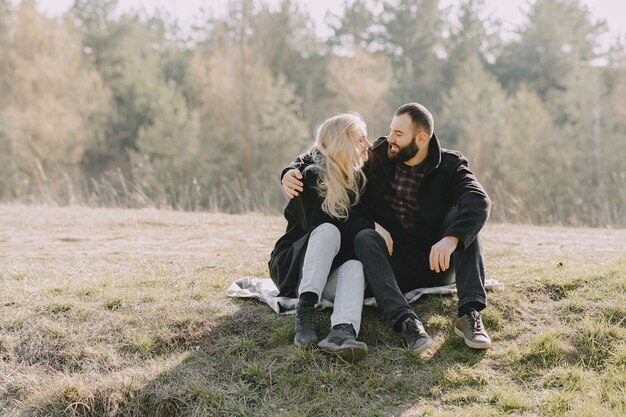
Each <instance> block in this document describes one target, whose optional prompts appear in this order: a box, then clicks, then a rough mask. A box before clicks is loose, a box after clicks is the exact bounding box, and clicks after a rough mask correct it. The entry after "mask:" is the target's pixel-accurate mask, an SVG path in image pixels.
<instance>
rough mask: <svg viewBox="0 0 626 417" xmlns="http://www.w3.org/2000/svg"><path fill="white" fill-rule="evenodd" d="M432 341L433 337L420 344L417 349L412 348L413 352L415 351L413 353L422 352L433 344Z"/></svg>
mask: <svg viewBox="0 0 626 417" xmlns="http://www.w3.org/2000/svg"><path fill="white" fill-rule="evenodd" d="M433 343H434V342H433V339H430V340H429V341H428V342H426V343H424V344H423V345H421V346H420V347H418V348H417V349H413V352H415V353H422V352H423V351H425V350H426V349H428V348H429V347H431V346H432V345H433Z"/></svg>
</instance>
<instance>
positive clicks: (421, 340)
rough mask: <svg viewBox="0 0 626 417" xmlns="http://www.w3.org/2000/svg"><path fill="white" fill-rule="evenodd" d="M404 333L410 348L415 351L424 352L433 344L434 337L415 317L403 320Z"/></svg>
mask: <svg viewBox="0 0 626 417" xmlns="http://www.w3.org/2000/svg"><path fill="white" fill-rule="evenodd" d="M402 334H403V335H404V340H406V344H407V346H408V347H409V349H412V350H413V351H414V352H415V353H422V352H423V351H425V350H426V349H428V348H429V347H431V346H432V345H433V339H431V338H430V336H428V333H426V330H424V326H423V325H422V323H421V322H420V321H419V320H418V319H416V318H415V317H410V318H408V319H406V320H404V321H403V322H402Z"/></svg>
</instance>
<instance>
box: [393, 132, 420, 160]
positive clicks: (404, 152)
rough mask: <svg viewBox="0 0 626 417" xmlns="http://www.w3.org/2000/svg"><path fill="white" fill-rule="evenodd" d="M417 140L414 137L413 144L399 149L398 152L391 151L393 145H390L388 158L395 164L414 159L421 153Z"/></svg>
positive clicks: (410, 143)
mask: <svg viewBox="0 0 626 417" xmlns="http://www.w3.org/2000/svg"><path fill="white" fill-rule="evenodd" d="M416 139H417V138H416V137H415V136H413V139H411V142H409V144H408V145H406V146H405V147H403V148H399V149H398V150H397V151H395V152H393V151H392V150H391V144H389V148H387V156H388V157H389V159H391V160H392V161H394V162H400V163H401V162H406V161H408V160H409V159H411V158H413V157H414V156H415V155H417V153H418V152H419V150H420V148H419V146H418V145H417V140H416Z"/></svg>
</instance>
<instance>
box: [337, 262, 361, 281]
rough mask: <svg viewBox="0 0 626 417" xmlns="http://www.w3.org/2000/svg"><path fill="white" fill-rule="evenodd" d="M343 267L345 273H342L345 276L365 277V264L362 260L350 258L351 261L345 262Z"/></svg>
mask: <svg viewBox="0 0 626 417" xmlns="http://www.w3.org/2000/svg"><path fill="white" fill-rule="evenodd" d="M342 268H343V270H344V274H342V275H343V276H347V277H356V278H362V277H363V264H362V263H361V261H357V260H356V259H350V260H349V261H346V262H344V264H343V265H342Z"/></svg>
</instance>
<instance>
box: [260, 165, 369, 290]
mask: <svg viewBox="0 0 626 417" xmlns="http://www.w3.org/2000/svg"><path fill="white" fill-rule="evenodd" d="M301 162H302V163H301V164H299V166H300V168H301V169H302V170H303V172H302V175H303V179H302V182H303V183H304V191H303V192H302V193H300V195H299V196H298V197H296V198H293V199H292V200H290V201H289V203H287V206H286V207H285V211H284V215H285V219H287V230H286V232H285V234H284V235H283V236H282V237H281V238H280V239H278V241H277V242H276V245H275V246H274V250H273V251H272V254H271V255H270V260H269V263H268V266H269V271H270V277H271V278H272V280H273V281H274V283H275V284H276V286H277V287H278V290H279V292H280V293H279V295H280V296H283V297H292V298H296V297H297V296H298V294H297V290H298V285H299V282H300V278H301V271H302V262H303V260H304V254H305V252H306V247H307V243H308V240H309V234H310V233H311V231H312V230H313V229H314V228H315V227H317V226H319V225H320V224H322V223H331V224H334V225H335V226H337V228H338V229H339V231H340V233H341V248H340V250H339V253H338V254H337V256H335V258H334V260H333V265H332V267H333V268H334V267H337V266H339V265H341V264H342V263H344V262H346V261H347V260H350V259H355V255H354V243H353V242H354V236H356V234H357V233H358V232H359V231H361V230H363V229H367V228H369V229H371V228H373V227H374V221H373V220H372V219H371V218H367V217H365V212H366V209H367V207H368V206H369V203H368V202H367V199H366V197H365V196H362V197H361V200H360V202H359V204H358V205H357V206H355V207H353V208H352V209H351V211H350V215H349V217H348V219H347V220H345V221H342V220H338V219H335V218H333V217H330V216H329V215H328V214H326V213H325V212H324V211H323V210H322V201H323V199H322V197H321V196H320V195H319V193H318V192H317V191H316V189H315V187H316V185H317V182H318V178H319V177H318V173H317V170H316V168H315V167H314V166H312V165H311V164H312V159H311V158H310V156H309V157H308V158H307V161H306V162H304V161H301Z"/></svg>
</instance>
